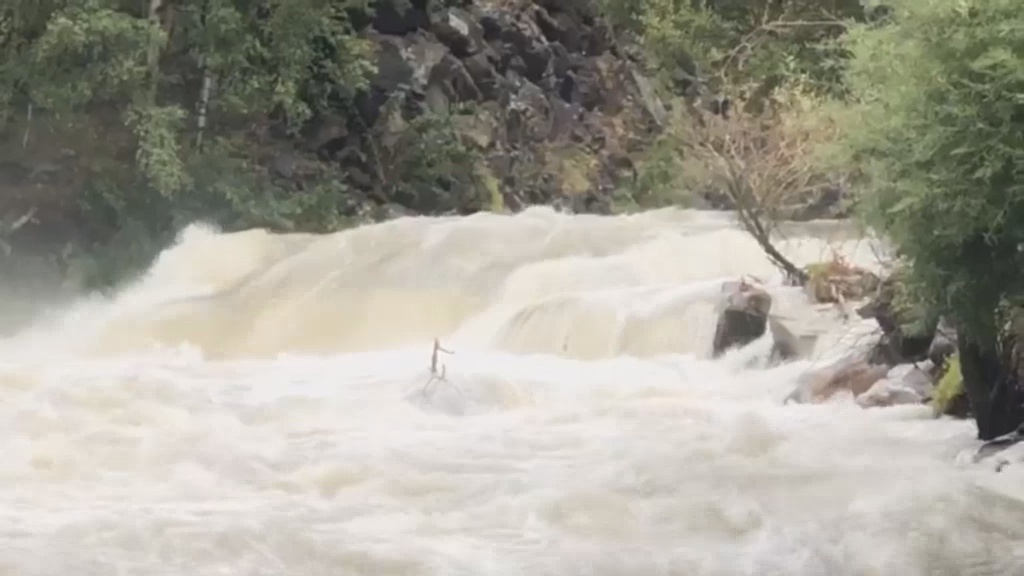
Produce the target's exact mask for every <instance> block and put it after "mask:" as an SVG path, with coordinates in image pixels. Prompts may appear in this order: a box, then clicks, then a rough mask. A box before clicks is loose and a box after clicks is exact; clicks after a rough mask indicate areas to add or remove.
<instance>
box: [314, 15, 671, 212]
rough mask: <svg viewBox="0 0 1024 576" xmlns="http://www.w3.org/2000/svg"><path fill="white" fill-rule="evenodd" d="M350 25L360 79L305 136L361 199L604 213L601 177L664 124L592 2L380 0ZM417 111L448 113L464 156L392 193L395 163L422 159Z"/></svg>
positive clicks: (605, 181) (619, 173)
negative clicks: (437, 174)
mask: <svg viewBox="0 0 1024 576" xmlns="http://www.w3.org/2000/svg"><path fill="white" fill-rule="evenodd" d="M360 24H361V27H362V28H363V33H364V34H365V35H366V36H367V37H368V38H371V39H372V40H373V42H374V45H375V49H376V59H377V68H378V70H377V73H376V75H375V77H374V78H373V80H372V82H371V86H370V88H369V90H367V91H365V92H363V93H361V94H359V95H358V96H357V97H356V99H355V106H354V107H352V109H351V110H350V111H349V112H348V113H346V114H340V115H338V116H337V117H333V118H318V119H316V120H315V121H314V122H313V123H311V126H310V130H309V131H307V133H306V134H305V137H306V139H307V143H306V144H307V147H308V148H311V149H314V150H315V151H316V152H317V153H318V154H319V155H320V157H321V158H322V159H329V160H330V161H332V162H338V163H340V165H341V166H342V167H343V168H344V173H345V178H346V179H347V183H348V184H349V185H350V187H351V188H352V189H353V190H357V191H359V193H360V194H362V195H363V197H364V199H365V200H367V201H369V202H370V203H372V204H376V205H386V206H390V207H393V208H398V207H401V208H402V209H404V210H408V211H412V212H416V213H448V212H452V213H468V212H473V211H476V210H479V209H481V208H508V209H511V210H516V209H518V208H520V207H522V206H524V205H528V204H534V203H555V204H561V205H565V206H567V207H569V208H571V209H573V210H577V211H591V212H605V211H607V210H609V208H610V202H611V198H612V191H613V188H615V182H616V181H617V180H618V179H620V178H622V177H626V178H629V177H631V175H632V173H633V170H634V169H633V164H632V161H631V156H632V155H634V154H635V153H636V152H637V151H638V150H640V149H641V148H642V147H643V145H644V143H645V141H648V140H649V136H650V135H651V134H652V133H654V132H656V131H657V130H658V129H659V127H660V125H661V124H662V123H663V122H664V121H665V109H664V107H663V105H662V103H661V102H660V101H659V99H658V97H657V96H656V95H655V94H654V90H653V88H652V86H651V83H650V82H649V81H648V80H647V79H646V78H645V77H644V75H643V74H642V73H641V69H640V66H639V64H638V60H637V59H636V58H631V57H630V56H629V54H628V52H629V50H628V49H624V48H623V47H622V46H619V45H618V44H617V43H616V41H615V40H614V38H613V36H612V33H611V30H610V29H609V27H608V26H607V25H606V24H605V23H604V22H603V21H602V19H601V18H600V17H599V16H598V14H597V11H596V8H595V4H594V2H593V1H592V0H464V1H462V2H452V1H446V2H433V1H431V2H428V1H427V0H412V1H411V2H403V1H402V0H383V1H382V2H380V3H379V5H378V8H377V10H376V13H375V15H374V17H373V18H372V20H370V19H366V21H364V22H361V23H360ZM426 118H432V119H435V120H436V119H438V118H440V119H445V121H446V122H449V126H450V128H451V130H452V131H453V132H454V134H455V135H456V137H457V140H458V141H459V143H460V144H462V145H463V146H466V147H467V149H468V151H467V153H466V156H465V158H469V159H471V160H468V161H466V162H458V163H456V164H457V165H453V166H451V170H452V172H453V173H452V174H451V175H450V176H451V177H450V178H446V179H441V180H440V181H437V182H433V183H428V184H427V185H424V186H420V187H419V188H418V189H416V190H415V191H414V193H409V192H408V191H407V190H398V187H396V186H394V185H393V184H394V183H393V182H390V181H389V179H391V178H393V177H395V175H398V174H401V173H402V170H401V169H396V168H394V167H395V166H399V165H401V164H402V162H403V160H408V159H409V158H413V157H416V158H417V159H420V160H422V161H426V162H429V161H430V158H429V157H428V156H429V155H428V154H425V153H424V152H425V151H424V150H423V148H424V147H430V146H431V144H432V140H431V138H430V137H429V136H427V135H424V134H423V132H424V131H426V130H427V129H428V128H429V127H427V126H425V125H424V119H426ZM426 152H430V151H429V150H427V151H426ZM407 163H408V162H406V164H407ZM466 164H473V166H468V165H466ZM399 168H401V166H399Z"/></svg>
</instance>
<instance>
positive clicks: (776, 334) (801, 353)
mask: <svg viewBox="0 0 1024 576" xmlns="http://www.w3.org/2000/svg"><path fill="white" fill-rule="evenodd" d="M768 329H769V331H770V332H771V335H772V352H771V357H770V358H769V363H770V364H773V365H774V364H780V363H783V362H789V361H792V360H797V359H799V358H806V357H807V356H809V355H810V353H811V351H812V350H813V348H814V344H815V342H816V341H817V338H816V337H815V336H809V337H799V336H797V335H796V334H794V333H793V332H792V331H791V330H790V329H789V328H787V327H786V325H785V324H784V323H783V322H782V321H781V320H779V319H778V318H775V317H769V318H768Z"/></svg>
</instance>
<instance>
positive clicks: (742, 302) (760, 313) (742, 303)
mask: <svg viewBox="0 0 1024 576" xmlns="http://www.w3.org/2000/svg"><path fill="white" fill-rule="evenodd" d="M771 307H772V298H771V296H770V295H769V294H768V293H767V292H766V291H765V290H763V289H762V288H759V287H757V286H755V285H753V284H751V283H749V282H747V281H746V280H740V281H738V282H727V283H726V284H724V285H723V286H722V293H721V298H720V300H719V303H718V321H717V323H716V325H715V338H714V342H713V344H712V357H714V358H717V357H719V356H721V355H722V354H724V353H725V352H726V351H728V350H729V349H731V348H739V347H742V346H746V345H747V344H750V343H751V342H753V341H754V340H757V339H758V338H760V337H761V336H764V333H765V330H766V329H767V328H768V313H769V312H770V311H771Z"/></svg>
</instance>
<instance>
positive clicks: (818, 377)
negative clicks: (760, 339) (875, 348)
mask: <svg viewBox="0 0 1024 576" xmlns="http://www.w3.org/2000/svg"><path fill="white" fill-rule="evenodd" d="M888 372H889V367H888V366H884V365H879V364H872V363H870V362H869V361H868V354H867V353H866V352H865V351H857V352H854V353H852V354H850V355H849V356H847V357H845V358H843V359H841V360H839V361H837V362H835V363H833V364H831V365H829V366H825V367H822V368H818V369H815V370H810V371H808V372H807V373H805V374H803V375H802V376H801V377H800V378H799V379H798V380H797V386H796V389H795V390H794V391H793V392H792V393H791V394H790V395H789V396H788V397H787V398H786V402H791V401H792V402H798V403H809V404H820V403H823V402H827V401H829V400H831V399H832V398H833V397H835V396H837V395H840V394H849V395H852V396H853V397H855V398H856V397H857V396H860V395H861V394H864V393H865V392H867V391H868V390H870V389H871V387H872V386H874V385H875V384H876V383H878V381H879V380H881V379H883V378H885V377H886V375H887V374H888Z"/></svg>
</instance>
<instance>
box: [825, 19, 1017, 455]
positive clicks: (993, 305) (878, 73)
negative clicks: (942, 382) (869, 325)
mask: <svg viewBox="0 0 1024 576" xmlns="http://www.w3.org/2000/svg"><path fill="white" fill-rule="evenodd" d="M847 46H848V48H849V50H850V51H851V54H852V55H853V57H852V60H851V62H850V70H849V74H848V84H849V87H850V89H851V91H852V95H853V104H852V106H851V107H850V108H849V109H848V110H846V111H845V112H844V114H843V115H842V116H841V118H842V119H843V121H842V122H841V126H842V128H843V138H842V140H841V147H840V148H839V150H838V151H839V153H840V154H839V156H837V158H838V159H840V161H842V162H844V163H846V164H849V165H857V166H859V167H861V169H862V171H863V176H864V180H863V182H864V185H865V186H864V188H863V189H864V193H863V196H862V208H863V211H864V214H865V216H866V219H867V221H868V222H869V223H870V224H871V225H873V226H874V227H876V228H877V229H879V230H881V231H882V232H884V233H885V234H886V235H887V236H888V238H889V239H890V240H891V241H892V243H893V244H894V246H895V248H896V249H897V250H898V252H899V254H900V255H901V256H902V257H903V258H904V259H905V260H906V262H907V263H908V265H909V270H908V282H909V283H910V286H909V288H911V290H910V293H912V294H914V295H915V298H916V299H917V300H919V302H920V304H922V305H923V306H925V308H926V309H927V310H929V311H930V312H931V313H932V316H933V317H934V315H937V314H944V315H948V316H949V317H950V318H952V319H954V320H955V323H956V325H957V328H958V337H959V345H960V366H961V372H962V375H963V382H964V387H965V390H966V392H967V394H968V397H969V399H970V402H971V406H972V411H973V412H974V415H975V418H976V420H977V424H978V432H979V436H980V437H981V438H983V439H989V438H993V437H995V436H998V435H1000V434H1003V433H1006V432H1008V431H1009V430H1011V429H1012V428H1014V427H1016V426H1017V425H1018V424H1019V423H1020V422H1021V421H1022V420H1024V414H1022V412H1021V408H1020V400H1021V395H1020V393H1019V391H1018V389H1017V380H1018V377H1017V374H1016V369H1015V367H1014V366H1012V365H1011V364H1014V363H1015V362H1013V360H1012V357H1014V356H1015V355H1016V352H1015V351H1014V350H1015V348H1016V346H1015V345H1014V337H1013V334H1014V333H1017V334H1019V333H1020V332H1019V330H1017V329H1011V330H1007V326H1012V325H1013V324H1015V323H1016V322H1012V321H1013V320H1015V316H1016V314H1015V311H1016V310H1019V306H1020V304H1021V298H1022V297H1024V250H1022V247H1024V10H1021V6H1020V3H1019V2H1016V1H1015V0H913V1H910V0H906V1H902V2H897V3H894V4H893V6H892V10H891V13H890V17H889V18H888V19H887V20H886V21H885V22H881V23H878V24H875V25H864V26H858V27H855V28H854V29H852V30H851V32H850V34H849V37H848V42H847ZM1008 335H1009V336H1008Z"/></svg>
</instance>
